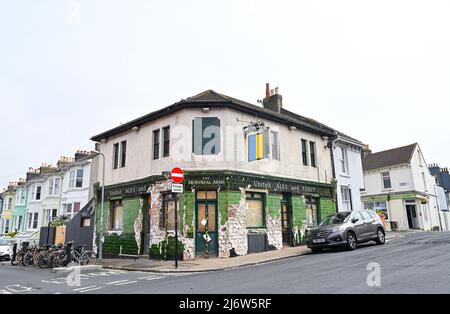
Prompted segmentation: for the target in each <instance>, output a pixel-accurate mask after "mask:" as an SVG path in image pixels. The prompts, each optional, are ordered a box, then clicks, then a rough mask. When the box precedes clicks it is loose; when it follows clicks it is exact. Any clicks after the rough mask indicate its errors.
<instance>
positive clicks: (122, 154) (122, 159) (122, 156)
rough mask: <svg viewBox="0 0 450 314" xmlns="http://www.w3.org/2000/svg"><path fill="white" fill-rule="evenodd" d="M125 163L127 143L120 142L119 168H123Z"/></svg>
mask: <svg viewBox="0 0 450 314" xmlns="http://www.w3.org/2000/svg"><path fill="white" fill-rule="evenodd" d="M126 163H127V141H126V140H125V141H121V142H120V162H119V166H120V168H125V166H126Z"/></svg>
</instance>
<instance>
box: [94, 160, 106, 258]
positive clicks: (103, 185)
mask: <svg viewBox="0 0 450 314" xmlns="http://www.w3.org/2000/svg"><path fill="white" fill-rule="evenodd" d="M96 153H97V154H99V155H100V156H102V157H103V167H102V168H103V169H102V197H101V209H100V211H101V212H100V241H99V243H98V259H99V260H100V261H101V260H102V259H103V240H104V239H103V215H104V208H105V163H106V160H105V155H104V154H103V153H100V152H96Z"/></svg>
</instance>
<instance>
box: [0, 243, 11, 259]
mask: <svg viewBox="0 0 450 314" xmlns="http://www.w3.org/2000/svg"><path fill="white" fill-rule="evenodd" d="M11 254H12V253H11V246H10V244H9V241H8V240H7V239H4V238H0V261H1V260H7V261H9V260H10V259H11Z"/></svg>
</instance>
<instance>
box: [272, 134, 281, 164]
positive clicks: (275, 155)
mask: <svg viewBox="0 0 450 314" xmlns="http://www.w3.org/2000/svg"><path fill="white" fill-rule="evenodd" d="M270 142H271V146H272V159H273V160H280V145H279V139H278V132H274V131H270Z"/></svg>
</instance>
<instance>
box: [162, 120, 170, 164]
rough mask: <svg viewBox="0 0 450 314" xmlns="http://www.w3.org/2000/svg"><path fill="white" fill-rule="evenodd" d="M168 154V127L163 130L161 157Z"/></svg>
mask: <svg viewBox="0 0 450 314" xmlns="http://www.w3.org/2000/svg"><path fill="white" fill-rule="evenodd" d="M169 154H170V126H166V127H165V128H163V157H169Z"/></svg>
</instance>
